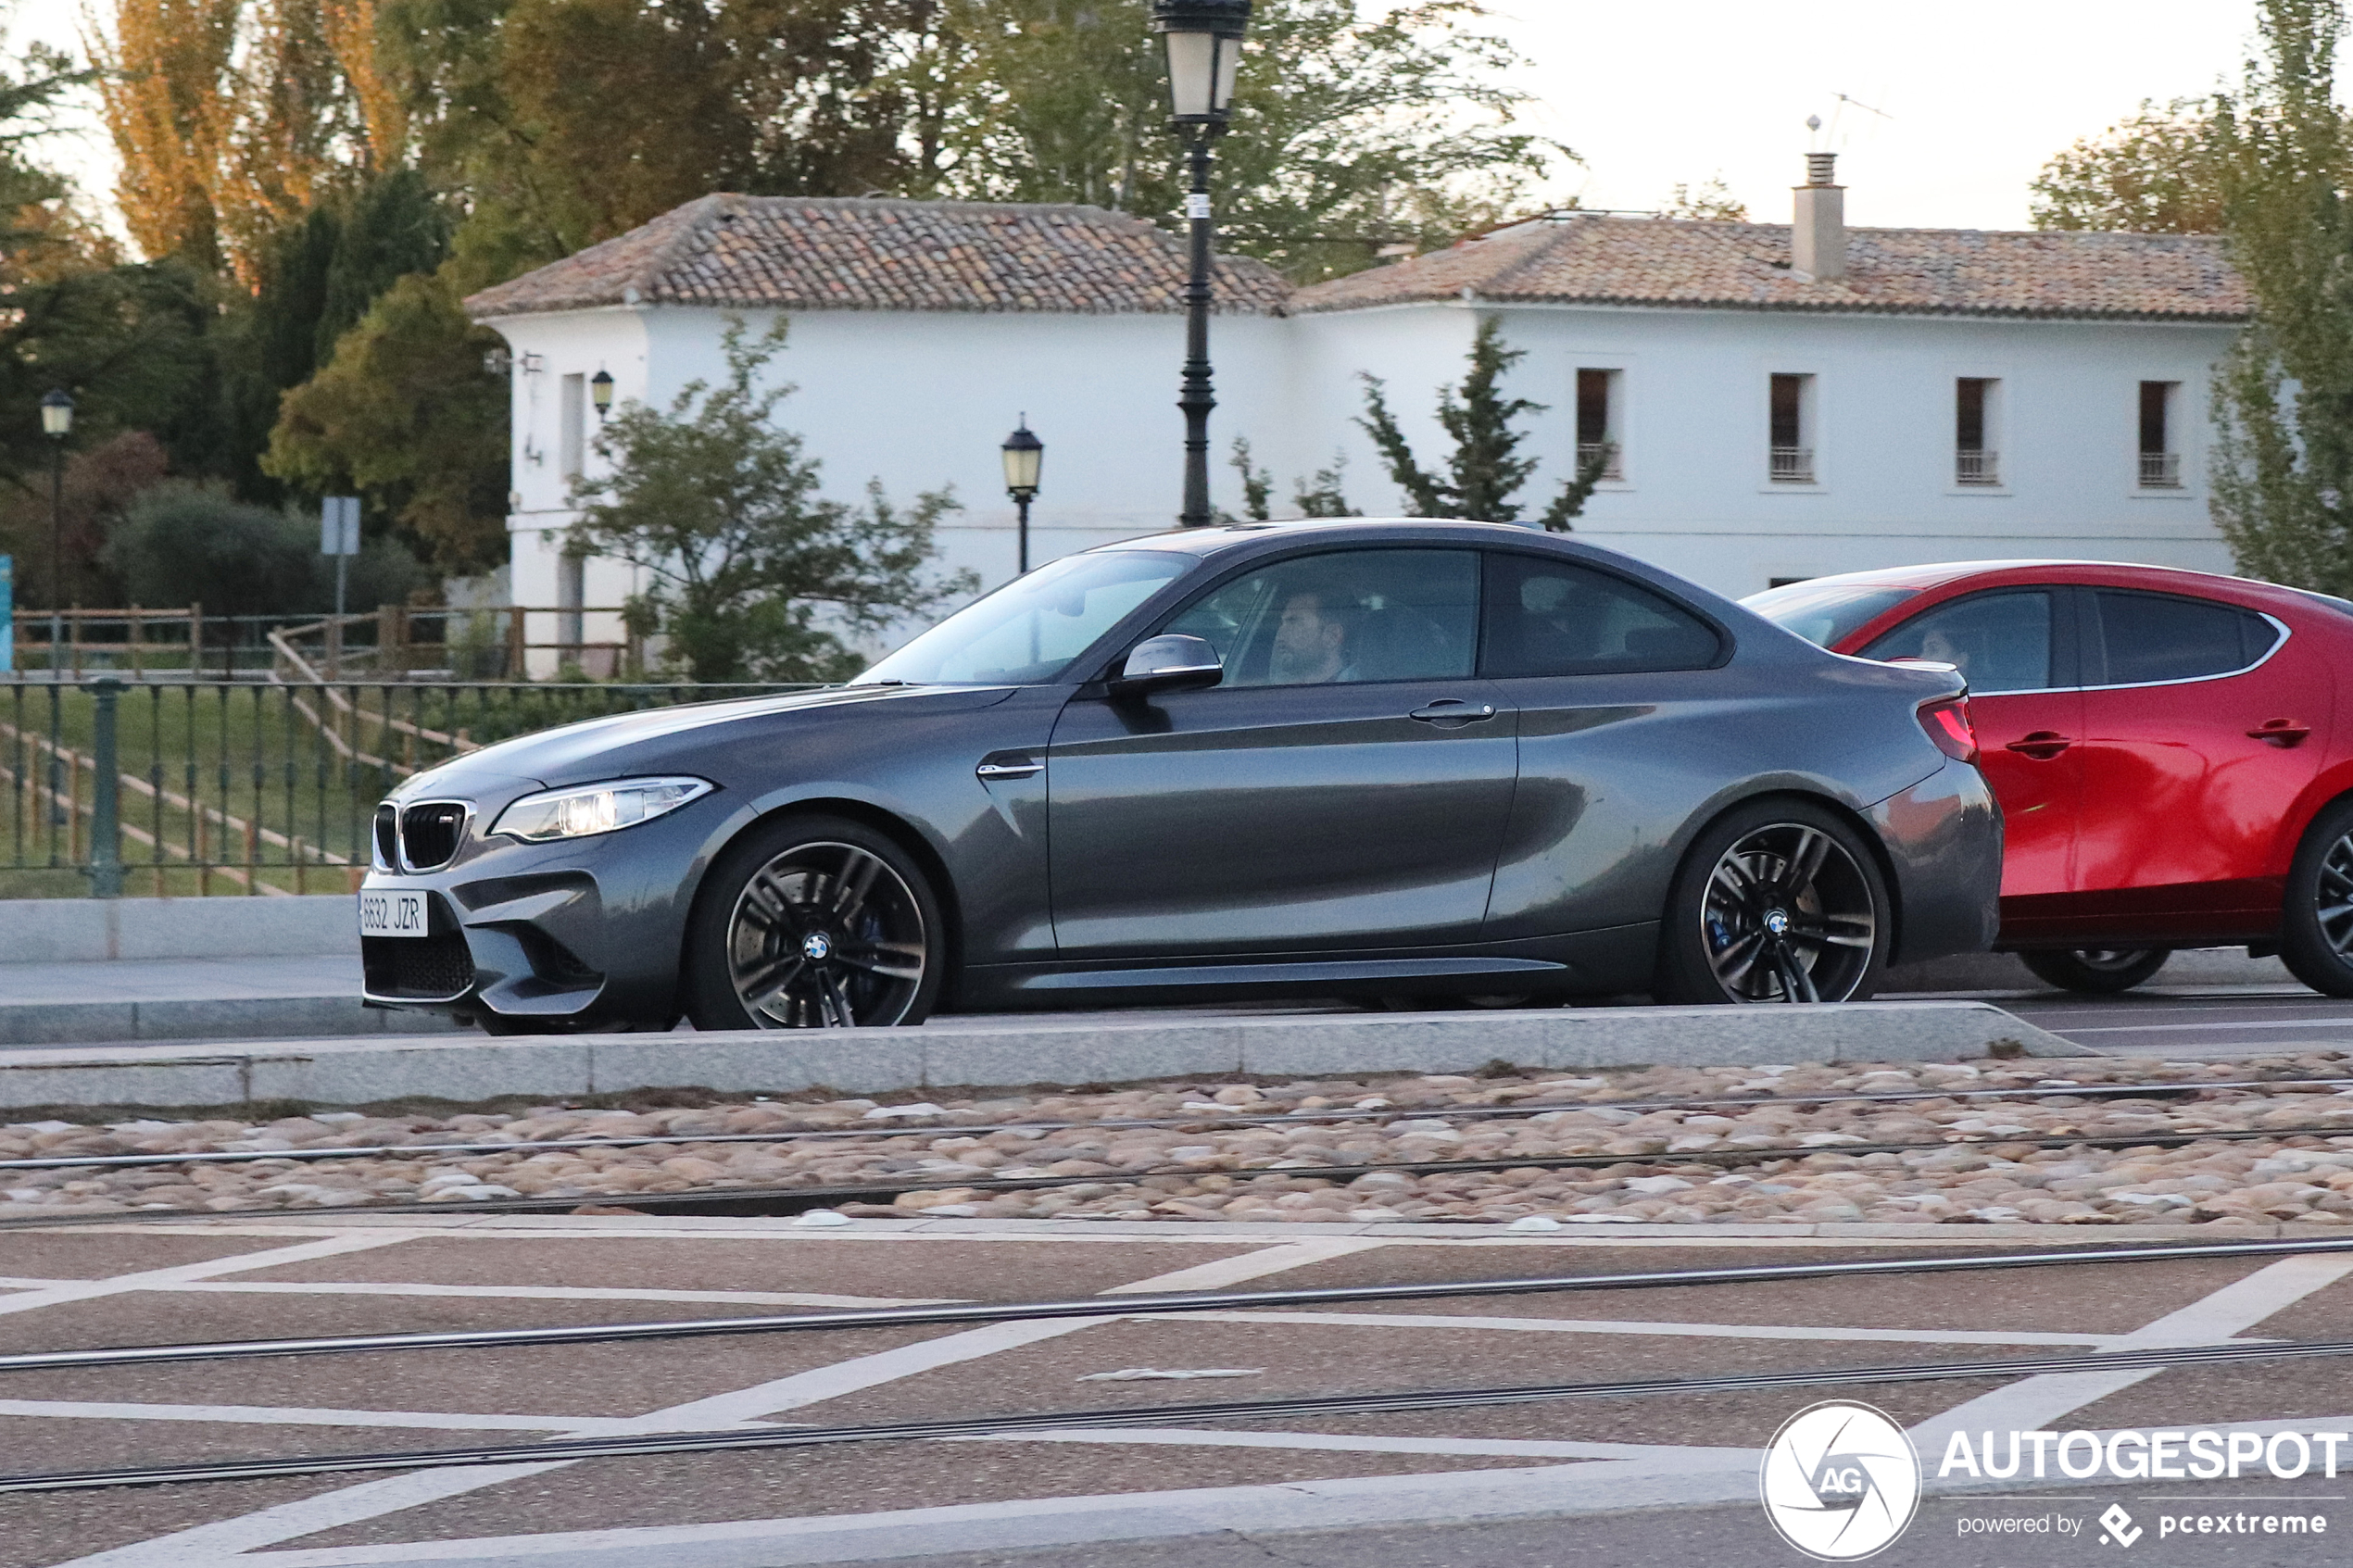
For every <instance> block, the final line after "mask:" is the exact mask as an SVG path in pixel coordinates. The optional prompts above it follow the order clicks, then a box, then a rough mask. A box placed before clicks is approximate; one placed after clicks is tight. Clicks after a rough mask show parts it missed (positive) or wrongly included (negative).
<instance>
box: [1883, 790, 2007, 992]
mask: <svg viewBox="0 0 2353 1568" xmlns="http://www.w3.org/2000/svg"><path fill="white" fill-rule="evenodd" d="M1869 817H1870V822H1871V825H1872V826H1873V827H1874V828H1876V829H1878V830H1879V836H1880V842H1881V844H1883V845H1885V846H1886V847H1887V854H1888V859H1889V861H1890V863H1891V865H1892V867H1893V869H1894V872H1895V886H1894V894H1895V897H1896V901H1897V907H1898V923H1897V927H1896V948H1895V952H1894V956H1893V958H1892V960H1890V961H1892V962H1894V963H1899V964H1906V963H1919V962H1921V961H1923V960H1928V959H1937V958H1944V957H1945V956H1946V955H1948V954H1952V953H1982V952H1984V951H1986V950H1987V949H1988V948H1990V947H1993V946H1994V935H1995V934H1996V933H1997V932H1998V931H1999V930H2000V929H2001V923H2002V808H2001V806H2000V804H1999V803H1998V802H1997V801H1995V799H1994V791H1993V790H1992V788H1991V787H1989V786H1988V785H1987V784H1986V783H1985V775H1984V774H1982V773H1981V772H1979V771H1977V769H1976V768H1975V767H1973V766H1972V765H1970V764H1969V763H1967V762H1961V761H1947V762H1946V763H1945V764H1944V767H1943V768H1941V769H1939V770H1937V771H1935V772H1933V773H1931V774H1930V775H1929V776H1928V777H1927V778H1925V779H1922V780H1921V781H1920V782H1919V784H1914V785H1913V786H1912V787H1911V788H1909V789H1907V790H1905V791H1903V792H1902V793H1901V794H1898V795H1894V796H1891V797H1889V798H1887V799H1885V800H1882V801H1881V802H1880V803H1879V804H1878V805H1877V806H1874V807H1872V808H1871V809H1870V812H1869Z"/></svg>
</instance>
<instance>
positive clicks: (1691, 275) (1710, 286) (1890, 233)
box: [1289, 216, 2247, 322]
mask: <svg viewBox="0 0 2353 1568" xmlns="http://www.w3.org/2000/svg"><path fill="white" fill-rule="evenodd" d="M1789 233H1790V232H1789V228H1788V226H1787V225H1786V224H1780V223H1705V222H1692V221H1688V220H1676V219H1654V218H1604V217H1597V216H1596V217H1574V216H1567V217H1563V218H1560V219H1551V220H1542V221H1539V222H1534V223H1526V224H1519V225H1516V226H1514V227H1512V228H1509V229H1504V230H1499V231H1497V232H1494V233H1492V234H1490V235H1488V236H1487V237H1486V238H1484V239H1478V240H1469V241H1466V242H1464V243H1463V244H1460V245H1454V246H1453V247H1452V248H1450V249H1447V250H1442V251H1438V252H1435V253H1433V254H1431V255H1428V256H1424V257H1416V258H1415V259H1413V260H1411V261H1405V262H1400V263H1398V264H1397V265H1395V266H1391V267H1380V268H1375V269H1374V270H1370V271H1366V272H1357V273H1353V274H1351V275H1350V276H1348V277H1345V278H1336V279H1334V280H1332V281H1331V282H1327V283H1317V284H1315V285H1313V286H1312V287H1309V288H1304V289H1302V290H1300V291H1299V292H1298V293H1297V294H1294V295H1292V296H1291V298H1290V306H1289V308H1290V311H1291V312H1292V313H1293V314H1305V313H1307V312H1310V311H1330V310H1356V309H1363V308H1365V307H1370V306H1377V305H1400V304H1407V303H1412V302H1416V301H1423V300H1440V299H1455V298H1460V297H1462V295H1463V291H1464V290H1465V289H1468V290H1470V291H1472V293H1473V294H1474V295H1476V296H1477V297H1478V298H1481V299H1488V300H1494V301H1498V302H1508V301H1516V300H1524V301H1529V302H1561V303H1572V302H1573V303H1578V304H1594V305H1651V306H1682V307H1704V308H1714V309H1735V310H1813V311H1841V312H1845V311H1858V310H1859V311H1878V312H1894V313H1906V314H1912V313H1918V314H1936V315H1973V316H2041V317H2074V318H2084V319H2111V320H2196V321H2215V322H2231V321H2237V320H2244V319H2245V317H2246V311H2247V295H2246V288H2245V286H2244V285H2243V284H2242V283H2241V282H2240V281H2239V276H2238V274H2237V273H2236V272H2234V271H2233V270H2232V269H2231V265H2230V263H2229V262H2228V261H2226V260H2225V259H2224V258H2223V255H2222V242H2221V240H2219V239H2217V238H2214V237H2212V236H2210V235H2204V234H2104V233H2059V232H2034V233H2008V232H1990V231H1982V230H1975V229H1851V230H1849V231H1848V232H1847V276H1846V277H1845V279H1844V280H1843V281H1842V282H1805V281H1801V280H1800V279H1798V278H1797V277H1794V276H1793V275H1792V274H1791V272H1790V270H1789V259H1790V241H1789Z"/></svg>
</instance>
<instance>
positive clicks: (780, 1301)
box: [144, 1279, 963, 1308]
mask: <svg viewBox="0 0 2353 1568" xmlns="http://www.w3.org/2000/svg"><path fill="white" fill-rule="evenodd" d="M144 1288H146V1289H153V1290H174V1291H181V1290H188V1291H217V1292H222V1293H226V1294H233V1295H244V1294H253V1295H272V1296H469V1297H478V1298H487V1299H511V1300H517V1301H715V1302H722V1303H731V1304H734V1305H736V1306H744V1307H843V1308H851V1307H944V1306H950V1305H953V1304H954V1303H955V1302H957V1301H959V1300H961V1299H963V1298H961V1297H955V1296H906V1297H900V1296H821V1295H816V1294H813V1293H812V1292H810V1291H806V1290H633V1289H623V1288H619V1287H616V1288H613V1289H610V1290H603V1289H598V1288H596V1287H595V1286H569V1285H398V1284H379V1283H374V1282H358V1281H346V1280H327V1281H308V1280H247V1279H228V1280H192V1281H190V1282H189V1283H187V1284H185V1285H168V1286H145V1287H144Z"/></svg>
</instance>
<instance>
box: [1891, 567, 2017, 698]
mask: <svg viewBox="0 0 2353 1568" xmlns="http://www.w3.org/2000/svg"><path fill="white" fill-rule="evenodd" d="M2051 620H2052V605H2051V596H2050V595H2049V594H2048V593H2047V592H2045V591H2044V590H2042V589H2039V588H2028V589H2020V590H2015V591H2011V592H2005V593H1994V594H1973V595H1971V596H1969V597H1968V598H1964V599H1955V600H1953V601H1951V602H1950V603H1948V604H1942V605H1939V606H1937V607H1936V608H1934V609H1931V610H1927V611H1924V612H1922V613H1921V614H1919V615H1916V616H1914V617H1912V619H1911V620H1909V621H1905V622H1904V623H1903V624H1902V625H1901V626H1898V627H1896V628H1895V630H1894V631H1893V632H1889V633H1884V634H1882V635H1881V636H1880V637H1878V638H1877V639H1875V640H1874V641H1873V642H1872V643H1871V645H1870V646H1869V647H1867V648H1865V649H1864V650H1863V657H1864V658H1865V659H1935V660H1937V661H1939V662H1941V663H1944V664H1952V665H1957V666H1958V667H1959V669H1960V671H1961V673H1962V674H1963V675H1964V676H1966V677H1967V678H1968V680H1969V691H1970V693H1971V694H1972V695H1982V694H1988V693H1994V692H2034V691H2044V690H2046V689H2048V688H2049V686H2050V684H2051Z"/></svg>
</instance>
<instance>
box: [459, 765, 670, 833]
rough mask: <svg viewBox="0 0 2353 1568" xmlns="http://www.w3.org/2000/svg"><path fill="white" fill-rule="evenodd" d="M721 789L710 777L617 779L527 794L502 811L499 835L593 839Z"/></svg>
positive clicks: (495, 828) (495, 826) (497, 826)
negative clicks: (716, 788) (609, 781)
mask: <svg viewBox="0 0 2353 1568" xmlns="http://www.w3.org/2000/svg"><path fill="white" fill-rule="evenodd" d="M714 787H716V786H714V785H713V784H711V783H710V782H709V781H708V780H705V779H615V780H613V781H612V782H611V783H610V784H576V785H574V786H573V787H572V788H570V789H550V790H543V791H541V792H540V793H539V794H537V795H526V796H524V797H522V799H521V800H518V801H515V802H514V803H513V804H512V805H510V806H509V807H508V808H507V809H505V810H503V811H501V812H499V813H498V821H497V822H496V823H495V824H493V825H492V827H491V829H490V831H491V832H492V833H494V834H506V835H507V836H508V837H509V838H520V839H522V841H523V842H524V843H526V844H545V843H547V842H548V841H549V840H550V839H557V838H592V837H594V836H596V835H597V834H600V833H613V832H616V831H618V830H619V829H622V828H625V827H634V826H635V825H636V824H637V823H639V822H652V821H653V820H654V819H655V818H656V817H659V816H661V815H662V814H663V813H665V812H669V811H675V810H676V809H678V808H679V807H681V806H684V805H685V804H686V802H687V801H689V800H692V799H694V798H696V797H698V796H704V795H709V794H710V793H711V790H712V789H713V788H714Z"/></svg>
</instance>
